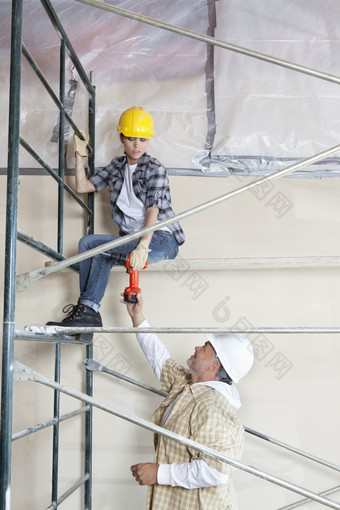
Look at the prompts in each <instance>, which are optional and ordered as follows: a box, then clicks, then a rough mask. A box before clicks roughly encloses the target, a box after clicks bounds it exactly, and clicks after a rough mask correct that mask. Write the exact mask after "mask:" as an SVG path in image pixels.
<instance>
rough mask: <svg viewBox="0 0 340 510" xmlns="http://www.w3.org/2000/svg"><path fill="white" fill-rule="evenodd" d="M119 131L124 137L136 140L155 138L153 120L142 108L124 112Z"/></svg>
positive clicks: (136, 107)
mask: <svg viewBox="0 0 340 510" xmlns="http://www.w3.org/2000/svg"><path fill="white" fill-rule="evenodd" d="M117 130H118V131H119V132H120V133H122V134H123V135H124V136H132V137H134V138H153V137H154V133H155V132H154V129H153V119H152V117H151V115H150V113H148V112H147V111H146V110H144V108H142V107H141V106H132V108H128V109H127V110H125V112H123V113H122V114H121V116H120V119H119V124H118V127H117Z"/></svg>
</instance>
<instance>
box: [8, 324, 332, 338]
mask: <svg viewBox="0 0 340 510" xmlns="http://www.w3.org/2000/svg"><path fill="white" fill-rule="evenodd" d="M80 333H118V334H121V333H162V334H197V333H202V334H205V333H215V334H220V333H236V334H237V333H244V334H247V335H259V334H262V335H265V334H266V335H267V334H274V335H287V334H289V335H294V334H304V335H308V334H339V333H340V326H335V327H286V328H283V327H256V328H255V327H254V328H241V327H235V328H211V327H200V328H190V327H184V328H173V327H168V328H167V327H157V328H133V327H126V328H123V327H116V326H115V327H111V328H64V327H60V326H44V325H38V324H32V325H31V326H26V329H25V330H15V331H14V336H15V338H16V339H18V340H20V339H32V340H34V336H35V335H37V337H39V336H40V337H41V338H42V337H43V335H46V338H49V337H51V338H53V339H54V340H57V335H58V334H60V335H78V334H80ZM63 339H64V340H67V337H63Z"/></svg>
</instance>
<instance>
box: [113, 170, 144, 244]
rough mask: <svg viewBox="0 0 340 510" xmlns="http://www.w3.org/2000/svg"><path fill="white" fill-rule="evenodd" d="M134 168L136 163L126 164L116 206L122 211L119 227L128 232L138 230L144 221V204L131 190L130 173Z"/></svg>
mask: <svg viewBox="0 0 340 510" xmlns="http://www.w3.org/2000/svg"><path fill="white" fill-rule="evenodd" d="M136 168H137V164H136V165H128V164H126V167H125V172H124V181H123V186H122V189H121V191H120V194H119V197H118V200H117V206H118V207H119V209H120V210H121V211H123V213H124V219H123V222H122V223H121V225H120V228H121V229H122V230H123V231H124V232H127V233H128V234H129V233H131V232H136V231H137V230H140V229H141V228H143V227H144V223H145V207H144V204H143V202H142V201H141V200H139V198H137V197H136V195H135V193H134V191H133V184H132V174H133V172H134V171H135V170H136Z"/></svg>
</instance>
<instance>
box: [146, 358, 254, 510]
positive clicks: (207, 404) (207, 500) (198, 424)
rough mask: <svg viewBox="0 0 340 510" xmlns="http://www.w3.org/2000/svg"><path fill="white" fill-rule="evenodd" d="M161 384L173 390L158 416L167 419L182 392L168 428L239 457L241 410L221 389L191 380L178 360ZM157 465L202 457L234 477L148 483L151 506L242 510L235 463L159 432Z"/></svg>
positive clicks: (167, 365) (161, 509)
mask: <svg viewBox="0 0 340 510" xmlns="http://www.w3.org/2000/svg"><path fill="white" fill-rule="evenodd" d="M161 388H162V390H165V391H167V392H169V394H168V396H167V397H166V398H165V400H164V401H163V403H162V404H161V406H160V407H159V408H158V409H157V410H156V411H155V413H154V415H153V421H154V423H156V424H157V425H160V424H161V421H162V417H163V414H164V412H165V410H166V408H167V407H168V406H169V405H170V404H171V402H173V401H174V400H175V399H176V397H177V396H178V395H180V397H179V399H178V400H177V402H176V404H175V406H174V408H173V409H172V411H171V413H170V415H169V417H168V419H167V420H166V422H165V424H164V425H163V426H164V428H166V429H168V430H171V431H172V432H176V433H177V434H180V435H182V436H184V437H186V438H188V439H192V440H193V441H197V442H198V443H201V444H204V445H205V446H207V447H209V448H212V449H214V450H217V451H220V452H222V453H224V454H225V455H228V456H229V457H232V458H239V457H240V455H241V449H242V444H243V434H244V429H243V427H242V425H241V423H240V421H239V419H238V417H237V415H236V412H235V409H234V407H233V406H231V405H230V404H229V402H228V401H227V399H226V398H225V397H224V396H223V395H222V394H221V393H220V392H218V391H216V390H214V389H213V388H211V387H209V386H204V385H191V384H190V381H189V379H188V372H187V370H186V369H185V368H184V367H181V366H180V365H178V364H177V363H176V362H175V361H174V360H172V359H168V360H167V361H166V362H165V364H164V367H163V371H162V379H161ZM155 449H156V458H155V462H156V463H157V464H172V463H175V464H182V463H184V462H191V461H193V460H197V459H204V461H205V462H206V463H207V464H208V465H209V466H211V467H212V468H214V469H216V470H218V471H220V472H222V473H224V474H227V475H228V476H229V479H228V484H227V485H220V486H216V487H215V486H214V487H205V488H201V489H184V488H182V487H170V486H167V485H158V484H156V485H151V486H149V488H148V500H147V508H148V510H237V502H236V495H235V490H234V485H233V482H232V479H231V473H232V471H233V468H232V466H230V464H226V463H225V462H222V461H220V460H218V459H214V458H212V457H209V456H207V455H205V454H204V453H201V452H198V451H196V450H194V449H192V448H188V447H187V446H185V445H182V444H180V443H177V442H175V441H173V440H171V439H168V438H166V437H164V436H157V435H156V436H155Z"/></svg>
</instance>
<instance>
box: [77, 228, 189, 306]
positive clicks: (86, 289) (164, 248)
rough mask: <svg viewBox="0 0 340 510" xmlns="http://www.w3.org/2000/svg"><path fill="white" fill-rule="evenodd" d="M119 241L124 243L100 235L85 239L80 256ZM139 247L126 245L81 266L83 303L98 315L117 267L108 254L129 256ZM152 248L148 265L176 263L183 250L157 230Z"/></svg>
mask: <svg viewBox="0 0 340 510" xmlns="http://www.w3.org/2000/svg"><path fill="white" fill-rule="evenodd" d="M115 239H120V237H119V236H110V235H96V234H94V235H89V236H85V237H82V238H81V239H80V241H79V253H83V252H84V251H88V250H91V249H92V248H96V247H97V246H100V245H101V244H105V243H109V242H110V241H114V240H115ZM138 243H139V239H134V240H133V241H129V242H127V243H126V244H122V245H121V246H117V247H116V248H113V249H111V250H108V251H106V252H104V253H100V254H99V255H95V256H94V257H92V258H88V259H86V260H82V261H81V262H79V284H80V298H79V302H80V303H83V304H84V305H86V306H90V307H91V308H93V309H94V310H96V311H98V310H99V307H100V302H101V300H102V298H103V296H104V294H105V290H106V287H107V284H108V283H109V278H110V271H111V269H112V267H113V266H114V265H116V264H117V262H115V261H114V260H112V258H111V257H110V256H109V255H108V254H109V253H124V254H125V253H127V254H129V253H131V252H132V251H133V250H134V249H135V248H136V246H137V244H138ZM149 248H150V250H151V252H150V253H149V256H148V264H152V263H154V262H160V261H161V260H166V259H174V258H175V257H176V256H177V254H178V249H179V248H178V244H177V242H176V239H175V238H174V236H173V234H172V233H171V232H168V231H165V230H156V231H155V232H154V233H153V236H152V239H151V243H150V246H149Z"/></svg>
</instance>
